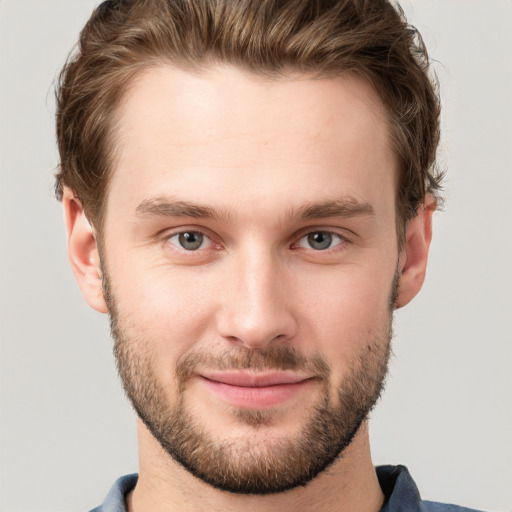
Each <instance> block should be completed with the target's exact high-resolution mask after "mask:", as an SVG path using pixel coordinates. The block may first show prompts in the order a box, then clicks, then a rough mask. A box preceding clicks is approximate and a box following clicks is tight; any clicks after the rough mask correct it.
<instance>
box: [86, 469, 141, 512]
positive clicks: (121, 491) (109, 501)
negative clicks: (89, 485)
mask: <svg viewBox="0 0 512 512" xmlns="http://www.w3.org/2000/svg"><path fill="white" fill-rule="evenodd" d="M137 479H138V475H137V474H132V475H125V476H122V477H121V478H118V479H117V480H116V481H115V482H114V485H113V486H112V487H111V488H110V491H109V492H108V494H107V497H106V498H105V501H104V502H103V503H102V504H101V505H100V506H99V507H96V508H94V509H92V510H91V511H90V512H126V501H125V500H126V496H127V494H128V493H129V492H130V491H131V490H132V489H133V488H134V487H135V484H136V483H137Z"/></svg>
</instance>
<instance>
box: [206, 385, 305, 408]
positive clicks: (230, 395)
mask: <svg viewBox="0 0 512 512" xmlns="http://www.w3.org/2000/svg"><path fill="white" fill-rule="evenodd" d="M202 381H203V382H204V384H205V385H206V386H207V387H208V388H209V389H210V390H211V391H213V392H214V393H215V394H216V395H217V396H219V397H220V398H222V399H223V400H224V401H225V402H227V403H229V404H230V405H234V406H236V407H242V408H246V409H268V408H271V407H276V406H278V405H282V404H284V403H285V402H287V401H288V400H290V399H292V398H293V397H294V396H295V395H297V394H298V393H299V392H300V391H301V390H302V389H304V388H305V387H306V386H307V385H308V384H309V383H310V380H309V379H308V380H303V381H300V382H294V383H290V384H276V385H273V386H264V387H259V388H257V387H244V386H233V385H231V384H225V383H224V382H218V381H214V380H209V379H206V378H202Z"/></svg>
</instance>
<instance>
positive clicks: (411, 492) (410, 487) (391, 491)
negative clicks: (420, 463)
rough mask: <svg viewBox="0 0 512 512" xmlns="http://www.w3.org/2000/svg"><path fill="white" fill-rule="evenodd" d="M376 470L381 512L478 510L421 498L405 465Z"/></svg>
mask: <svg viewBox="0 0 512 512" xmlns="http://www.w3.org/2000/svg"><path fill="white" fill-rule="evenodd" d="M376 471H377V477H378V479H379V484H380V486H381V489H382V492H383V493H384V496H385V501H384V506H383V507H382V509H381V512H405V511H407V512H478V511H477V510H475V509H471V508H466V507H460V506H458V505H449V504H445V503H438V502H434V501H426V500H423V499H422V498H421V495H420V492H419V490H418V487H417V486H416V483H415V482H414V480H413V479H412V477H411V475H410V473H409V471H408V470H407V468H406V467H405V466H379V467H378V468H376Z"/></svg>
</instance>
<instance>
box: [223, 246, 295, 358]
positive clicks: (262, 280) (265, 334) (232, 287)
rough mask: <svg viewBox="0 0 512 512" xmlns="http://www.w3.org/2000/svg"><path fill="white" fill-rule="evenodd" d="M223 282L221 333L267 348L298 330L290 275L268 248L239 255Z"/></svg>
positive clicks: (251, 345) (255, 346) (237, 341)
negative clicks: (267, 250) (266, 250)
mask: <svg viewBox="0 0 512 512" xmlns="http://www.w3.org/2000/svg"><path fill="white" fill-rule="evenodd" d="M230 267H231V268H230V272H229V274H228V275H229V277H228V279H227V280H226V281H224V283H223V289H222V291H221V292H220V293H221V307H220V311H219V313H218V318H217V328H218V332H219V334H220V335H221V336H222V337H223V338H224V339H227V340H229V341H230V342H234V343H239V344H242V345H244V346H245V347H247V348H251V349H260V350H261V349H264V348H266V347H267V346H268V345H269V344H270V343H272V342H273V341H274V340H277V339H279V340H280V341H285V340H288V339H290V338H292V337H293V336H294V334H295V333H296V329H297V324H296V318H295V315H294V311H293V306H292V301H293V293H292V292H291V290H290V286H289V284H291V282H290V279H291V278H292V277H293V276H290V275H289V273H288V272H287V271H286V268H285V266H284V264H283V263H282V262H280V261H279V258H277V257H275V256H273V255H272V254H271V252H270V251H269V252H268V253H267V252H264V251H260V252H259V253H255V252H252V253H251V254H240V255H238V256H237V257H236V258H234V261H233V262H232V263H231V265H230Z"/></svg>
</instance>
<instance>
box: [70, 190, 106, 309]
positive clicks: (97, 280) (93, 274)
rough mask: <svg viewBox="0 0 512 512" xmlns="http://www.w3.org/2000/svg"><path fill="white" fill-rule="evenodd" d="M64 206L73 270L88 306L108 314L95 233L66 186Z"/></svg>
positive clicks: (78, 201) (80, 205) (77, 200)
mask: <svg viewBox="0 0 512 512" xmlns="http://www.w3.org/2000/svg"><path fill="white" fill-rule="evenodd" d="M62 206H63V208H64V219H65V223H66V231H67V234H68V257H69V261H70V263H71V270H72V271H73V274H74V275H75V279H76V281H77V283H78V286H79V287H80V290H81V292H82V295H83V296H84V298H85V300H86V302H87V304H89V306H91V308H93V309H95V310H96V311H99V312H100V313H107V312H108V308H107V304H106V303H105V299H104V297H103V288H102V283H101V267H100V257H99V252H98V246H97V244H96V236H95V234H94V231H93V229H92V227H91V225H90V224H89V221H88V220H87V217H86V216H85V214H84V210H83V208H82V204H81V203H80V200H79V199H78V198H76V197H75V195H74V194H73V192H72V191H71V190H70V189H69V188H67V187H65V188H64V193H63V196H62Z"/></svg>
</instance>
